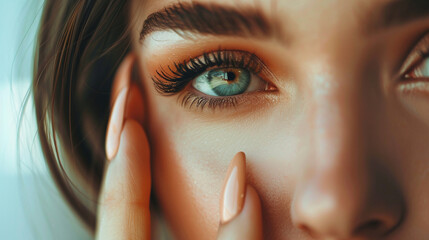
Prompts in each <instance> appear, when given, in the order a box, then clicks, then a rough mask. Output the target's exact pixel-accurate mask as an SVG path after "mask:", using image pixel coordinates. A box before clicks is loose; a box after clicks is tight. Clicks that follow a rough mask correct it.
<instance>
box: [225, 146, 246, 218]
mask: <svg viewBox="0 0 429 240" xmlns="http://www.w3.org/2000/svg"><path fill="white" fill-rule="evenodd" d="M245 191H246V156H245V155H244V153H243V152H239V153H237V154H236V155H235V156H234V158H233V159H232V161H231V163H230V165H229V168H228V173H227V177H226V179H225V183H224V186H223V192H222V195H221V196H222V197H221V202H220V209H221V210H220V211H221V213H220V215H221V223H222V224H224V223H226V222H229V221H231V220H232V219H233V218H235V216H237V215H238V214H239V213H240V212H241V210H242V209H243V204H244V197H245Z"/></svg>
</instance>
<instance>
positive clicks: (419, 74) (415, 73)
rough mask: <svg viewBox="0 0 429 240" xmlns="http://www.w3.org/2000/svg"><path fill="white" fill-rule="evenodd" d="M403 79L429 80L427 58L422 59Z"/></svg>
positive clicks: (428, 62) (428, 58)
mask: <svg viewBox="0 0 429 240" xmlns="http://www.w3.org/2000/svg"><path fill="white" fill-rule="evenodd" d="M405 78H408V79H416V78H429V57H426V58H424V59H423V61H422V62H421V63H419V64H418V65H417V66H416V67H415V68H413V69H412V70H411V71H410V72H409V73H407V74H406V75H405Z"/></svg>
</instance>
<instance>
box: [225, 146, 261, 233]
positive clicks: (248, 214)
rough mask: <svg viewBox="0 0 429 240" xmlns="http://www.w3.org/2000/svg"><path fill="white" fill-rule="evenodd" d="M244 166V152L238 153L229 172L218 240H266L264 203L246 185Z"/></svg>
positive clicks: (254, 191)
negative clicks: (262, 210)
mask: <svg viewBox="0 0 429 240" xmlns="http://www.w3.org/2000/svg"><path fill="white" fill-rule="evenodd" d="M245 165H246V162H245V155H244V153H238V154H237V155H236V156H235V157H234V159H233V160H232V162H231V164H230V167H229V169H228V174H227V178H226V181H225V185H224V190H223V193H222V198H221V224H220V226H219V233H218V238H217V239H218V240H235V239H247V240H262V239H263V229H262V212H261V203H260V200H259V196H258V194H257V192H256V190H255V189H254V188H253V187H252V186H250V185H247V184H246V179H245V176H246V174H245V172H246V169H245Z"/></svg>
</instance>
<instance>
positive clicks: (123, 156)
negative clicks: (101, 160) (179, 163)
mask: <svg viewBox="0 0 429 240" xmlns="http://www.w3.org/2000/svg"><path fill="white" fill-rule="evenodd" d="M150 188H151V177H150V158H149V144H148V140H147V137H146V134H145V132H144V130H143V128H142V127H141V125H140V124H139V123H138V122H136V121H135V120H126V122H125V124H124V128H123V130H122V133H121V138H120V143H119V150H118V153H117V155H116V156H115V157H114V159H113V160H112V161H111V162H110V163H109V166H108V168H107V172H106V175H105V178H104V183H103V187H102V191H101V195H100V205H99V209H98V224H97V233H96V238H97V239H102V240H110V239H112V240H113V239H114V240H129V239H130V240H133V239H139V240H141V239H143V240H149V239H150V212H149V199H150Z"/></svg>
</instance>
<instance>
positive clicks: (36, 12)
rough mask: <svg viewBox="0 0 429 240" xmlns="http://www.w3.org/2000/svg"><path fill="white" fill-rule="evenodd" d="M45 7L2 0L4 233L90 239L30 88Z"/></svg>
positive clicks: (0, 196)
mask: <svg viewBox="0 0 429 240" xmlns="http://www.w3.org/2000/svg"><path fill="white" fill-rule="evenodd" d="M42 9H43V0H0V36H1V37H0V239H8V240H13V239H18V240H21V239H22V240H27V239H30V240H33V239H43V240H50V239H62V240H68V239H70V240H72V239H82V240H85V239H90V235H89V234H88V232H87V231H86V229H85V228H84V227H83V225H82V224H81V223H80V222H79V221H78V220H77V218H76V216H75V215H74V214H73V213H72V212H71V211H70V210H69V209H68V207H67V206H66V205H65V203H64V201H63V199H62V198H61V196H60V194H59V193H58V191H57V189H56V188H55V186H54V184H53V181H52V180H51V178H50V176H49V173H48V171H47V169H46V166H45V164H44V161H43V156H42V153H41V150H40V145H39V142H38V136H37V128H36V123H35V115H34V107H33V101H32V95H31V91H30V89H31V76H32V66H33V63H32V58H33V56H34V42H35V38H36V32H37V28H38V24H39V20H40V15H41V12H42ZM25 99H28V101H27V104H26V105H24V103H25ZM18 126H20V131H18Z"/></svg>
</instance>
